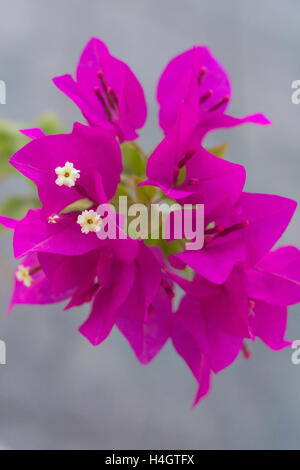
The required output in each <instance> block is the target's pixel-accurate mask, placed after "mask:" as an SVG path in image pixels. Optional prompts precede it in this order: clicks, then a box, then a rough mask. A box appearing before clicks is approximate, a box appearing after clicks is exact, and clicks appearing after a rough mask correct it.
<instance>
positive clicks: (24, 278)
mask: <svg viewBox="0 0 300 470" xmlns="http://www.w3.org/2000/svg"><path fill="white" fill-rule="evenodd" d="M16 278H17V280H18V281H19V282H22V283H23V284H24V286H25V287H31V285H32V283H33V277H32V276H31V274H30V268H29V267H26V266H23V265H22V264H20V266H18V269H17V271H16Z"/></svg>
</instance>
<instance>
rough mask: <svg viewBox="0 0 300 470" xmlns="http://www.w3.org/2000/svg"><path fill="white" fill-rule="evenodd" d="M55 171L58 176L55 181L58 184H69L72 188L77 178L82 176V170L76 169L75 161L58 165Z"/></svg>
mask: <svg viewBox="0 0 300 470" xmlns="http://www.w3.org/2000/svg"><path fill="white" fill-rule="evenodd" d="M55 173H56V174H57V176H58V178H57V179H56V181H55V183H56V184H57V185H58V186H68V188H72V187H73V186H75V183H76V180H78V178H80V170H76V168H74V165H73V163H70V162H66V164H65V166H63V167H61V166H58V167H57V168H55Z"/></svg>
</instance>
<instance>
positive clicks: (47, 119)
mask: <svg viewBox="0 0 300 470" xmlns="http://www.w3.org/2000/svg"><path fill="white" fill-rule="evenodd" d="M36 126H37V127H40V128H41V129H42V130H43V131H44V132H45V134H46V135H53V134H61V133H62V132H64V127H63V125H62V123H61V121H60V119H59V117H58V116H57V114H55V113H54V112H53V111H48V112H46V113H45V114H43V115H42V116H41V117H40V118H39V119H38V120H37V122H36Z"/></svg>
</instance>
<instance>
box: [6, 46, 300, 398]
mask: <svg viewBox="0 0 300 470" xmlns="http://www.w3.org/2000/svg"><path fill="white" fill-rule="evenodd" d="M54 83H55V85H56V86H57V87H58V88H59V89H60V90H61V91H62V92H63V93H65V94H66V95H67V96H68V97H69V98H71V99H72V100H73V101H74V102H75V103H76V105H77V106H78V107H79V108H80V110H81V111H82V114H83V116H84V118H85V120H86V122H85V124H80V123H75V124H74V128H73V130H72V132H71V133H69V134H60V135H45V134H44V133H43V131H42V130H40V129H25V130H22V131H21V132H22V133H23V134H25V135H26V136H27V137H28V138H29V139H30V142H29V143H28V144H27V145H26V146H25V147H24V148H22V149H21V150H19V151H18V152H17V153H16V154H15V155H13V156H12V157H11V159H10V163H11V165H12V166H13V167H15V168H16V169H17V170H18V171H19V172H20V173H22V174H23V175H24V176H26V177H27V178H29V179H30V180H31V181H32V182H33V183H34V184H35V185H36V187H37V192H38V196H39V199H40V207H38V208H33V209H31V210H29V212H28V213H27V214H26V215H25V217H24V218H23V219H21V220H14V219H12V218H9V217H4V216H1V218H0V222H1V224H2V225H3V226H4V227H6V228H7V229H9V230H12V231H13V232H14V235H13V249H14V255H15V258H17V259H18V260H19V263H18V266H17V268H16V272H15V280H14V282H15V286H14V291H13V295H12V298H11V302H10V306H9V311H11V310H12V309H13V307H14V306H16V305H18V304H35V305H42V304H51V303H56V302H65V310H69V309H72V308H74V307H79V306H81V305H83V304H85V303H89V304H90V305H91V310H90V315H89V317H88V318H87V319H85V321H83V324H82V325H81V326H80V328H79V331H80V333H81V334H82V335H84V336H85V337H86V338H87V340H89V341H90V343H91V344H92V345H94V346H97V345H100V344H101V343H102V342H103V341H104V340H106V339H107V338H108V336H109V334H110V332H111V330H112V329H113V328H114V327H117V328H118V329H119V331H120V332H121V333H122V334H123V335H124V337H125V338H126V339H127V341H128V343H129V345H130V346H131V348H132V349H133V351H134V353H135V356H136V357H137V359H138V360H139V361H140V362H141V363H142V364H148V363H149V362H150V361H152V360H153V359H154V358H155V357H156V355H157V354H158V353H159V352H160V351H161V349H162V348H163V347H164V346H165V344H166V343H167V342H168V341H169V340H170V341H171V342H172V343H173V345H174V350H175V351H176V352H177V354H178V355H179V356H181V357H182V358H183V360H184V361H185V362H186V364H187V365H188V366H189V368H190V369H191V372H192V373H193V375H194V377H195V378H196V380H197V383H198V391H197V394H196V398H195V401H194V403H195V404H197V403H198V401H199V400H200V399H201V398H203V397H204V396H205V395H207V393H208V392H209V390H210V387H211V378H212V375H213V374H218V373H219V372H221V371H222V370H224V369H225V368H227V367H228V366H229V365H230V364H232V363H233V362H234V361H235V360H236V359H237V357H238V356H239V355H243V356H244V357H245V358H247V359H248V358H250V355H251V354H250V349H251V348H249V345H250V344H251V342H254V341H255V340H256V339H257V338H259V339H260V340H262V341H263V342H264V343H265V344H266V346H268V347H269V348H271V349H273V350H279V349H282V348H284V347H286V346H288V345H289V344H290V342H289V341H288V340H286V339H285V331H286V326H287V307H288V306H289V305H293V304H296V303H298V302H300V251H299V250H298V249H297V248H295V247H292V246H287V247H281V248H277V249H274V246H275V245H276V243H277V242H278V241H279V239H280V238H281V236H282V234H283V233H284V232H285V230H286V228H287V227H288V225H289V223H290V220H291V218H292V217H293V214H294V212H295V210H296V205H297V204H296V202H295V201H292V200H290V199H287V198H284V197H281V196H276V195H267V194H252V193H248V192H244V191H243V190H244V185H245V180H246V171H245V168H244V167H243V166H242V165H238V164H234V163H231V162H229V161H227V160H225V159H224V151H225V150H224V146H220V147H218V148H214V149H208V148H204V146H203V145H204V144H203V142H204V137H205V136H206V134H207V133H208V132H212V131H214V130H215V129H220V128H230V127H235V126H238V125H240V124H244V123H254V124H259V125H268V124H270V121H269V120H268V119H267V118H266V117H265V116H264V115H262V114H254V115H251V116H247V117H243V118H236V117H232V116H230V115H229V114H226V110H227V106H228V104H229V102H230V99H231V87H230V81H229V78H228V76H227V74H226V72H225V71H224V69H223V68H222V66H221V65H220V64H219V63H218V62H217V60H216V59H215V58H214V57H213V56H212V54H211V52H210V50H209V49H208V48H207V47H203V46H197V47H194V48H192V49H191V50H189V51H187V52H184V53H183V54H181V55H179V56H177V57H175V58H174V59H173V60H172V61H171V62H170V63H169V64H168V65H167V67H166V69H165V70H164V72H163V73H162V76H161V78H160V80H159V84H158V89H157V100H158V103H159V107H160V109H159V124H160V127H161V129H162V130H163V132H164V138H163V140H162V141H161V142H160V143H159V144H158V145H157V147H156V148H155V150H154V151H153V152H152V154H151V155H149V156H146V154H145V153H144V152H143V151H142V149H141V148H140V147H139V145H138V144H137V143H136V141H135V139H136V138H137V137H138V134H137V130H138V129H140V128H141V127H143V125H144V123H145V120H146V115H147V108H146V101H145V97H144V93H143V89H142V87H141V85H140V83H139V81H138V80H137V78H136V77H135V75H134V74H133V72H132V71H131V69H130V68H129V67H128V66H127V65H126V64H125V63H124V62H121V61H120V60H118V59H116V58H115V57H113V56H112V55H111V54H110V52H109V50H108V48H107V46H106V45H105V44H104V43H103V42H102V41H100V40H99V39H96V38H93V39H91V41H90V42H89V43H88V44H87V46H86V48H85V49H84V52H83V53H82V56H81V58H80V60H79V64H78V67H77V72H76V77H75V78H73V77H72V76H71V75H64V76H61V77H56V78H54ZM119 195H126V197H128V199H129V200H130V201H131V202H143V203H144V202H145V201H146V202H147V204H150V203H151V201H162V202H164V203H165V202H166V201H167V202H168V203H169V204H173V203H176V204H177V205H179V207H182V206H183V205H184V204H190V205H191V207H192V208H193V207H194V206H195V205H198V204H203V205H204V213H205V216H204V226H205V231H204V244H203V247H202V248H201V249H195V250H187V249H186V248H185V246H184V243H181V241H179V242H178V241H176V242H174V241H169V242H166V241H163V240H161V239H159V238H158V239H157V238H153V239H152V238H151V236H150V237H149V239H148V240H141V239H138V238H135V237H133V236H132V235H131V234H129V233H128V232H127V231H126V227H125V226H124V223H123V222H124V221H123V216H122V214H121V213H118V214H117V219H116V222H115V224H116V226H118V229H119V230H120V231H121V233H122V237H120V238H117V239H108V238H104V237H102V236H101V233H102V222H103V220H102V217H101V214H100V212H99V206H100V205H101V204H108V203H113V202H114V201H115V200H116V199H117V197H118V196H119ZM192 210H193V209H192Z"/></svg>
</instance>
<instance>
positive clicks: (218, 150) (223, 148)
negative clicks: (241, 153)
mask: <svg viewBox="0 0 300 470" xmlns="http://www.w3.org/2000/svg"><path fill="white" fill-rule="evenodd" d="M228 145H229V144H228V142H224V144H221V145H217V146H216V147H210V148H208V149H206V150H207V151H208V152H210V153H212V154H213V155H215V156H216V157H219V158H224V157H225V154H226V152H227V149H228Z"/></svg>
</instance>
